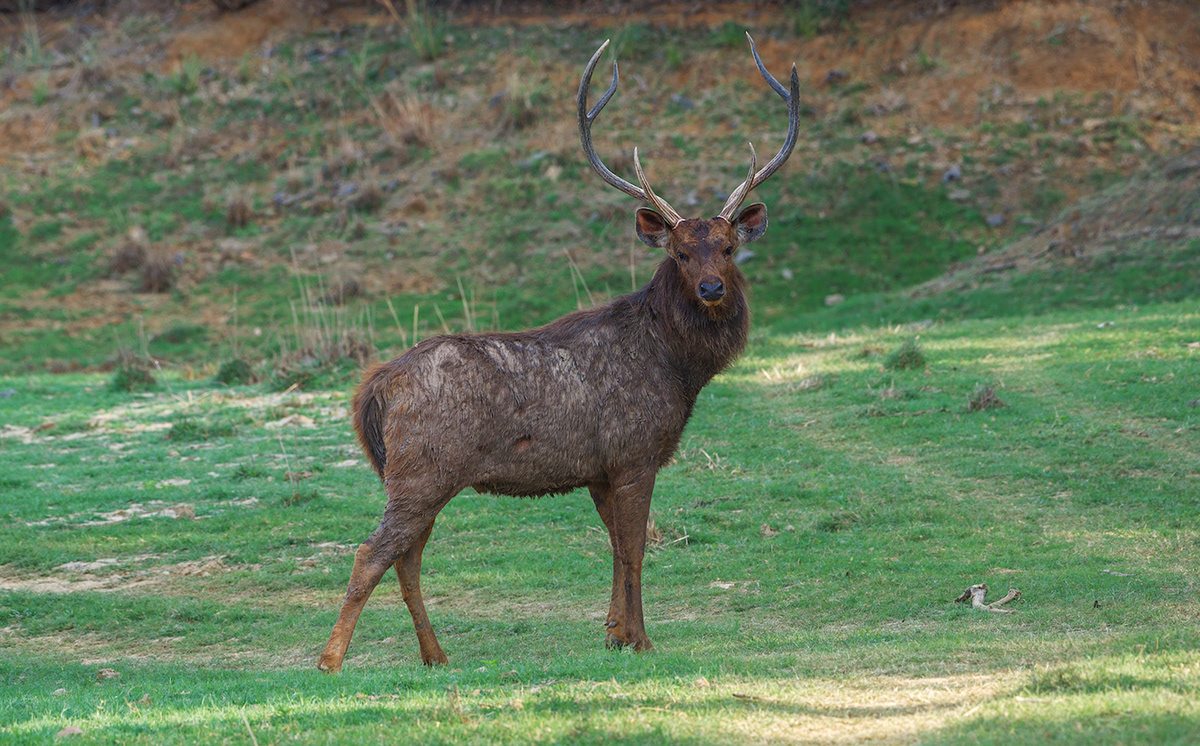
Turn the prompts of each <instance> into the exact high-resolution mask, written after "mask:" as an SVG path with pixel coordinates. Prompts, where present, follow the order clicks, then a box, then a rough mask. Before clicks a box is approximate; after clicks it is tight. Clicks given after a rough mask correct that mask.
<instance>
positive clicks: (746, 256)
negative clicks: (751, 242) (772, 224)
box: [733, 249, 757, 264]
mask: <svg viewBox="0 0 1200 746" xmlns="http://www.w3.org/2000/svg"><path fill="white" fill-rule="evenodd" d="M755 256H757V255H756V254H755V253H754V252H753V251H751V250H750V249H738V252H737V253H736V254H734V255H733V263H734V264H745V263H746V262H748V261H750V260H751V259H753V258H754V257H755Z"/></svg>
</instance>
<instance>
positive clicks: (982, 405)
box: [967, 383, 1008, 412]
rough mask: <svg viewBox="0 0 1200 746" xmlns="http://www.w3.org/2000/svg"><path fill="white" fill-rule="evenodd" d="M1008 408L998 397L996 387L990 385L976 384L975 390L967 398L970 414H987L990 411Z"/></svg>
mask: <svg viewBox="0 0 1200 746" xmlns="http://www.w3.org/2000/svg"><path fill="white" fill-rule="evenodd" d="M1007 406H1008V405H1007V404H1005V403H1004V402H1002V401H1000V397H999V396H997V395H996V387H995V386H993V385H990V384H989V385H986V386H985V385H984V384H982V383H977V384H975V388H974V389H973V390H972V391H971V394H970V396H968V397H967V411H968V412H986V411H988V410H989V409H1000V408H1001V407H1007Z"/></svg>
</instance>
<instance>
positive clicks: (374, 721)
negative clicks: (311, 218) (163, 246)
mask: <svg viewBox="0 0 1200 746" xmlns="http://www.w3.org/2000/svg"><path fill="white" fill-rule="evenodd" d="M1110 322H1111V323H1110ZM1197 330H1200V305H1197V303H1196V302H1195V301H1183V302H1177V303H1167V304H1151V305H1144V306H1140V307H1137V308H1136V309H1135V308H1132V307H1129V308H1125V309H1124V310H1116V309H1106V310H1103V311H1087V312H1078V311H1071V312H1055V311H1046V312H1044V313H1040V314H1037V315H1030V316H1024V317H1007V318H1001V319H990V320H969V321H959V322H950V323H935V324H933V325H931V326H928V327H925V328H922V329H920V330H919V331H913V330H910V329H906V328H903V327H886V328H880V327H871V326H869V325H861V326H858V327H856V328H853V329H843V330H842V331H839V332H835V333H831V334H821V335H806V334H803V333H801V334H793V333H780V332H776V331H774V330H773V328H772V327H769V326H768V327H763V326H759V327H758V328H757V329H756V331H755V335H754V340H753V342H752V346H751V348H750V349H749V351H748V353H747V354H746V356H745V357H744V358H743V360H742V361H741V362H740V363H739V364H738V365H737V367H736V368H734V369H733V370H732V371H730V372H729V373H727V374H724V375H722V376H721V377H720V378H719V379H718V380H717V381H716V382H714V383H713V384H712V385H711V386H710V387H709V388H707V389H706V390H705V391H704V393H703V394H702V396H701V400H700V402H699V404H698V406H697V412H696V415H695V417H694V418H693V420H692V423H691V424H690V425H689V428H688V430H687V432H686V433H685V438H684V442H683V447H682V448H681V452H680V454H679V457H678V461H677V463H676V464H675V465H673V466H671V467H670V468H668V469H667V470H665V471H664V472H663V473H662V475H661V476H660V479H659V482H658V488H657V492H656V499H655V507H654V517H655V523H656V527H657V529H658V531H659V532H660V534H661V539H660V540H661V543H660V545H659V546H658V547H657V548H655V549H653V550H652V551H651V553H650V556H649V558H648V560H647V569H646V598H647V615H648V617H647V618H648V630H649V632H650V635H651V638H652V639H653V640H654V641H655V643H656V645H657V647H658V652H657V653H654V654H648V655H634V654H630V653H612V652H608V651H606V650H604V648H603V645H602V637H603V635H602V623H603V619H604V610H605V604H606V599H607V586H608V574H609V568H610V564H611V560H610V555H609V547H608V544H607V539H606V537H605V536H604V534H603V533H602V528H601V524H600V522H599V519H598V517H597V516H596V515H595V514H594V510H593V509H592V507H591V505H590V500H589V499H588V498H587V496H586V495H584V494H579V493H575V494H571V495H568V496H564V497H559V498H545V499H539V500H521V499H507V498H495V497H483V496H477V495H471V494H464V495H462V496H460V497H458V498H457V499H456V500H455V501H453V502H452V503H451V504H450V506H449V507H448V508H447V509H446V510H445V511H444V512H443V514H442V516H441V518H440V520H439V521H438V524H437V526H436V528H435V531H434V536H433V539H432V542H431V545H430V549H429V551H427V553H426V563H425V582H424V585H425V588H426V594H427V596H428V598H429V603H430V610H431V611H430V613H431V616H432V618H433V620H434V624H435V626H436V627H437V629H438V630H439V635H440V636H441V638H442V643H443V645H444V647H445V648H446V650H447V652H448V654H449V656H450V659H451V664H450V666H449V667H446V668H439V669H436V670H428V669H425V668H423V667H422V666H421V665H420V661H419V657H418V656H417V654H416V644H415V638H414V636H413V634H412V629H411V623H410V621H409V620H408V618H407V613H406V612H405V610H404V607H403V604H402V603H401V601H400V597H399V596H400V594H399V589H398V585H397V584H396V583H394V582H391V583H385V585H383V586H381V587H380V589H379V590H378V591H377V592H376V595H375V597H374V598H372V601H371V603H370V604H369V605H368V607H367V611H366V612H365V613H364V616H363V618H362V620H361V621H360V623H359V628H358V631H357V633H356V635H355V638H354V643H353V645H352V646H351V650H350V655H349V657H348V658H347V661H346V667H345V671H344V673H343V674H341V675H340V676H334V677H330V676H326V675H323V674H320V673H319V672H317V671H316V669H315V667H314V662H315V657H316V655H317V653H318V652H319V650H320V648H321V646H322V645H323V643H324V640H325V637H326V635H327V633H328V629H329V627H330V626H331V624H332V621H333V618H334V616H335V614H336V610H337V607H338V605H339V599H340V596H341V594H342V593H343V592H344V586H345V582H346V578H347V577H348V573H349V569H350V565H351V563H352V560H353V557H352V552H353V547H354V546H355V545H356V544H357V542H359V541H361V540H362V539H363V538H365V536H366V535H367V534H368V533H369V532H370V531H371V530H372V529H373V527H374V525H375V523H376V521H377V520H378V516H379V514H380V511H381V507H382V490H381V488H380V486H379V484H378V481H377V480H376V478H375V477H374V475H373V474H372V473H371V471H370V470H369V468H368V467H367V466H366V465H365V464H364V463H363V459H362V457H361V456H360V455H359V454H358V453H357V451H356V450H355V447H354V445H353V440H352V435H351V432H350V429H349V424H348V420H347V417H346V408H347V403H348V393H349V390H348V388H343V389H340V390H333V391H313V392H305V393H298V392H291V393H271V392H268V391H266V390H264V389H262V388H261V387H245V388H233V389H227V388H220V387H214V386H202V387H199V388H197V387H196V385H195V384H194V383H190V382H185V381H175V382H169V381H168V382H169V386H170V388H169V389H163V390H160V391H157V392H154V393H151V394H141V395H137V394H117V393H111V392H109V391H108V390H107V380H106V379H105V378H103V377H98V376H87V375H68V376H56V377H47V376H29V377H22V378H10V379H6V380H5V381H4V382H3V383H4V385H5V386H6V387H11V389H12V390H13V392H14V393H13V394H12V395H10V396H8V397H7V398H5V399H2V400H0V418H3V421H4V423H5V430H4V433H3V435H4V437H3V439H2V440H0V444H2V445H0V448H3V452H4V453H3V455H4V462H5V464H6V467H5V469H4V472H5V476H4V488H5V494H6V495H8V496H9V499H6V501H5V510H6V513H7V515H6V520H5V522H4V525H3V527H2V528H0V547H2V548H0V566H2V567H3V568H4V569H3V580H2V581H0V582H3V587H4V588H5V592H4V595H3V596H2V597H0V598H2V600H0V615H2V616H3V637H0V661H2V662H0V666H3V669H4V677H3V683H2V684H0V692H3V697H0V702H3V704H0V713H2V714H0V723H3V724H4V725H3V731H2V732H3V733H4V737H5V740H8V741H11V742H18V743H19V742H31V743H32V742H42V741H43V740H44V739H46V738H47V737H48V736H50V735H53V734H54V733H56V732H58V731H59V730H61V729H62V728H64V727H66V726H68V725H76V726H78V727H79V728H81V729H82V730H83V731H84V734H83V737H82V739H77V740H84V741H86V740H89V739H92V740H95V741H96V742H105V741H122V742H146V743H163V742H181V743H182V742H191V741H195V740H206V741H216V740H233V741H239V740H243V739H248V738H249V737H250V736H249V732H250V731H252V732H253V733H254V734H255V737H256V738H257V739H258V742H259V743H267V742H291V741H293V740H295V741H299V742H325V741H328V740H338V741H368V740H375V739H378V738H385V739H396V740H400V741H412V742H422V743H426V742H447V743H451V742H454V743H458V742H463V741H471V742H494V741H497V740H517V741H534V742H559V741H565V742H582V743H589V742H601V741H618V742H633V743H638V742H646V743H649V742H672V743H675V742H678V743H714V742H729V743H736V742H743V741H746V740H757V741H772V742H774V741H779V742H797V741H799V742H811V741H834V740H855V739H860V740H866V739H869V738H879V739H882V740H885V741H896V742H910V741H911V742H922V743H941V742H945V743H958V742H962V741H963V740H971V741H981V742H988V743H993V742H994V743H1025V742H1030V743H1042V742H1046V741H1047V740H1052V739H1063V740H1067V741H1076V740H1078V739H1082V738H1086V739H1088V740H1089V741H1091V742H1095V743H1114V744H1115V743H1180V744H1182V743H1189V742H1191V740H1192V739H1193V738H1194V734H1195V732H1196V728H1197V724H1198V722H1200V709H1198V707H1197V704H1196V702H1197V701H1198V700H1197V698H1196V694H1197V687H1198V685H1200V652H1198V651H1197V645H1198V643H1200V635H1198V633H1197V627H1196V620H1197V613H1198V611H1200V604H1198V603H1197V600H1196V591H1197V585H1196V580H1195V574H1196V570H1197V561H1196V557H1197V556H1200V532H1198V531H1197V528H1196V527H1197V518H1198V516H1200V489H1198V488H1197V480H1198V479H1200V451H1198V449H1197V447H1196V444H1197V434H1198V433H1200V420H1198V419H1197V417H1198V412H1197V409H1196V402H1195V397H1196V396H1197V391H1198V388H1197V387H1198V384H1200V380H1198V377H1197V370H1200V368H1198V367H1197V364H1196V362H1197V358H1196V356H1197V355H1198V354H1200V352H1198V351H1197V348H1196V346H1195V345H1194V344H1193V343H1194V342H1196V341H1200V333H1198V331H1197ZM912 337H917V346H918V349H919V351H920V352H921V354H923V356H924V358H925V363H924V365H920V366H918V367H916V368H910V369H899V370H888V369H887V368H886V367H885V366H886V364H887V362H888V359H889V356H888V353H889V352H892V351H893V350H895V349H897V348H899V347H901V346H902V344H903V343H904V342H905V341H906V340H908V339H910V338H912ZM1189 344H1190V345H1192V346H1190V347H1189V346H1188V345H1189ZM980 385H991V386H994V391H995V394H996V396H997V397H998V399H999V400H1000V401H1001V402H1002V403H1003V404H1004V405H1005V406H1003V407H998V408H994V409H983V410H978V411H972V410H971V408H970V400H971V397H972V394H973V392H975V391H976V388H977V387H978V386H980ZM289 417H291V418H292V419H291V420H288V419H287V418H289ZM301 417H304V418H309V419H301ZM50 422H53V423H54V425H53V426H52V427H45V425H46V424H47V423H50ZM280 423H283V424H282V425H281V426H278V427H273V425H280ZM39 427H44V428H45V429H42V430H40V431H38V428H39ZM289 472H291V474H292V475H293V476H294V477H295V478H294V479H292V478H289V476H288V473H289ZM14 498H16V499H14ZM164 510H165V511H166V512H164ZM116 511H125V512H124V513H119V512H116ZM81 562H82V563H99V564H92V565H82V566H80V565H68V564H67V563H81ZM979 582H986V583H988V584H989V585H990V586H991V587H992V589H993V594H992V596H991V598H992V599H995V598H997V597H998V596H999V595H1002V594H1003V592H1004V591H1005V590H1006V589H1007V588H1009V587H1015V588H1019V589H1020V590H1021V591H1022V592H1023V594H1024V597H1023V598H1022V599H1021V600H1020V601H1018V602H1016V603H1015V605H1014V606H1013V608H1015V609H1016V613H1013V614H992V613H985V612H981V611H976V610H972V609H969V608H967V607H966V606H965V605H960V604H955V603H953V601H952V599H953V598H954V597H955V596H957V595H958V594H959V592H961V591H962V590H963V588H965V587H966V586H968V585H971V584H973V583H979ZM102 668H111V669H113V670H115V671H116V672H117V673H119V674H120V676H119V677H118V678H112V679H102V680H97V674H98V671H99V670H100V669H102ZM248 729H249V731H248Z"/></svg>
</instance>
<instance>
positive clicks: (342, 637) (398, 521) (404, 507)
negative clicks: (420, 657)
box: [317, 489, 457, 673]
mask: <svg viewBox="0 0 1200 746" xmlns="http://www.w3.org/2000/svg"><path fill="white" fill-rule="evenodd" d="M456 492H457V490H455V491H451V492H449V494H445V495H439V496H438V497H437V498H435V499H419V498H418V499H413V498H412V497H411V496H412V495H414V494H419V493H417V492H415V491H408V490H403V491H402V490H395V491H393V490H391V489H389V490H388V493H389V499H388V504H387V508H385V509H384V512H383V520H382V521H381V522H380V524H379V528H377V529H375V531H374V533H372V534H371V536H370V537H368V538H367V540H366V541H364V542H363V543H362V544H361V545H360V546H359V547H358V551H357V552H356V553H355V555H354V569H353V570H351V571H350V586H349V588H348V589H347V590H346V599H345V600H344V601H343V602H342V610H341V612H339V613H338V618H337V622H336V623H335V624H334V625H333V632H332V633H330V635H329V642H328V643H326V645H325V650H324V652H322V653H321V657H320V658H319V659H317V668H319V669H321V670H322V671H328V672H330V673H336V672H338V671H340V670H341V668H342V660H343V659H344V658H345V657H346V650H347V649H348V648H349V647H350V638H351V637H352V636H353V635H354V625H355V624H357V623H358V616H359V614H361V613H362V610H363V606H365V605H366V603H367V599H368V598H370V597H371V592H372V591H373V590H375V586H377V585H379V581H380V580H381V579H382V578H383V576H384V574H385V573H386V572H387V571H388V569H389V568H391V567H393V566H394V565H395V564H396V563H397V562H401V561H402V558H403V557H404V556H405V555H407V554H410V553H412V550H413V549H416V553H415V554H416V556H417V557H418V561H417V562H418V566H419V557H420V548H423V547H424V544H425V540H427V539H428V538H429V531H430V530H431V529H432V527H433V519H434V518H435V517H437V514H438V511H440V510H441V509H442V506H444V505H445V504H446V503H447V502H449V500H450V498H451V497H453V496H454V494H455V493H456ZM418 547H420V548H418ZM405 574H407V570H406V572H405ZM410 608H411V607H410ZM422 610H423V605H422ZM426 626H428V623H427V624H426ZM435 645H436V643H435ZM422 647H424V646H422ZM422 652H424V650H422ZM443 657H444V656H443Z"/></svg>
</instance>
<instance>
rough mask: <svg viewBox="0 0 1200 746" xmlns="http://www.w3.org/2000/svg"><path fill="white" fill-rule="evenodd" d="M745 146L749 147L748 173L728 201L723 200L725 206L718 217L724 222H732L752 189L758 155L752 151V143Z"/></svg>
mask: <svg viewBox="0 0 1200 746" xmlns="http://www.w3.org/2000/svg"><path fill="white" fill-rule="evenodd" d="M746 144H747V145H749V146H750V172H749V173H747V174H746V180H745V181H743V182H742V183H741V184H738V187H737V189H734V190H733V194H730V195H729V199H727V200H725V206H724V207H723V208H721V214H720V215H719V216H718V217H722V218H725V220H726V222H733V214H734V213H735V212H737V209H738V208H739V207H741V206H742V202H744V201H745V200H746V195H747V194H749V193H750V190H751V189H752V188H753V187H754V169H756V168H758V153H756V152H755V151H754V143H752V142H748V143H746Z"/></svg>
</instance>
